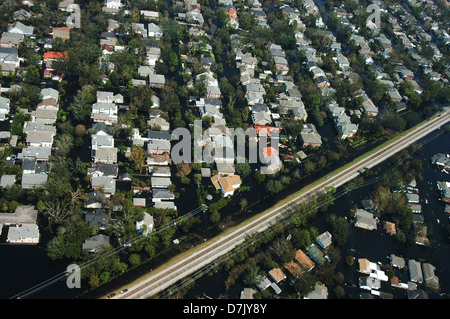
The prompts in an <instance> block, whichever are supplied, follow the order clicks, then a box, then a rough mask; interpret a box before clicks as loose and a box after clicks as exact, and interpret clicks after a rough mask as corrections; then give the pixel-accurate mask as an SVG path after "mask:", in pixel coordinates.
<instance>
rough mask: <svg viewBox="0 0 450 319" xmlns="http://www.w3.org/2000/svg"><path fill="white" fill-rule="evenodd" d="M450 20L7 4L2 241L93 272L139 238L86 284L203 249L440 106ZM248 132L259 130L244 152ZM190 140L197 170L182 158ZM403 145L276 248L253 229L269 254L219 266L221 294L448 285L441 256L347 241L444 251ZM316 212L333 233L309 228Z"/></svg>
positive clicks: (318, 7)
mask: <svg viewBox="0 0 450 319" xmlns="http://www.w3.org/2000/svg"><path fill="white" fill-rule="evenodd" d="M369 5H375V6H376V8H377V10H379V11H377V12H376V13H378V14H380V21H376V20H371V19H370V12H369V11H367V10H366V9H367V7H368V6H369ZM74 8H79V9H80V10H79V11H78V10H74ZM449 10H450V7H449V5H448V2H446V1H441V0H435V1H434V0H404V1H401V0H399V1H395V0H391V1H378V0H373V1H362V0H346V1H326V2H321V1H313V0H298V1H287V0H286V1H278V2H273V1H268V0H211V1H204V0H186V1H176V0H169V1H159V0H139V1H126V0H96V1H89V2H87V1H77V0H64V1H59V0H41V1H25V0H23V1H4V2H2V4H0V14H1V15H2V23H1V24H0V70H1V72H0V74H1V80H0V142H1V146H0V147H1V151H0V154H1V157H0V158H1V162H0V172H1V174H0V175H1V179H0V192H1V195H0V204H1V212H0V241H1V242H2V243H7V244H9V245H13V244H16V246H17V247H19V246H23V245H25V244H28V245H29V244H33V245H36V246H42V247H43V249H44V250H45V251H46V253H47V255H48V257H49V258H50V259H51V260H52V261H54V260H67V259H69V260H73V261H74V262H79V263H82V262H88V261H90V260H95V259H96V258H98V256H99V255H101V254H102V253H103V252H108V251H111V250H115V249H116V248H118V247H125V248H128V247H129V248H130V251H129V253H126V254H125V253H123V254H122V253H119V255H117V256H116V257H111V260H110V261H108V262H105V263H104V264H98V265H93V266H91V267H90V268H89V271H86V274H84V276H85V277H84V278H83V280H85V281H86V282H87V283H88V285H89V286H90V287H91V288H96V287H99V286H101V285H103V284H107V283H108V282H110V281H111V280H112V279H113V278H116V277H118V276H120V275H121V274H122V273H124V272H126V271H128V270H130V271H131V269H133V268H135V267H137V266H139V265H141V264H144V263H146V262H152V260H153V259H156V257H161V258H164V256H165V254H166V253H170V254H171V253H172V252H182V251H185V250H187V249H188V248H190V247H194V246H195V245H196V244H198V243H202V242H205V241H207V239H206V238H207V237H208V236H210V235H211V234H217V233H220V232H222V231H223V230H225V229H227V228H228V227H231V226H234V225H235V224H236V223H237V220H240V221H241V219H242V218H245V217H244V216H247V217H250V216H252V214H256V213H258V212H260V211H263V210H265V209H266V208H269V207H270V206H267V205H273V204H276V203H277V201H281V200H282V199H283V198H284V197H285V196H288V195H290V194H291V193H292V192H293V191H294V190H297V189H300V188H299V187H300V185H303V186H306V185H307V184H305V183H311V182H313V181H314V179H315V178H316V177H317V179H319V178H321V177H322V176H326V175H327V174H328V173H327V172H330V171H331V170H332V169H336V168H339V167H340V166H343V165H344V164H345V163H347V162H350V161H351V160H353V159H354V158H355V157H356V156H359V155H361V154H363V153H364V152H367V151H369V150H370V149H371V148H372V147H375V146H378V145H379V144H380V143H381V142H385V141H386V140H388V139H391V138H394V137H396V136H397V135H398V134H402V133H403V132H405V131H406V130H408V129H411V128H413V127H414V126H415V125H417V124H418V123H419V122H421V121H423V120H426V119H428V117H429V116H432V115H434V116H439V112H444V111H443V110H441V106H445V105H448V102H449V96H450V86H449V80H450V70H449V69H448V66H449V58H450V55H449V51H448V50H449V45H450V35H449V34H448V30H449V29H448V27H449V26H448V21H449V19H448V18H449V15H450V11H449ZM77 14H81V16H77ZM71 19H75V20H77V19H78V20H79V21H81V27H77V26H76V24H75V25H74V24H71V23H69V22H68V21H71ZM179 128H183V129H187V131H188V132H189V137H190V138H191V140H189V141H186V140H184V139H185V138H186V136H183V140H181V138H180V136H179V135H177V133H176V132H178V130H177V129H179ZM237 128H243V129H244V130H248V129H251V130H252V132H254V135H253V136H247V139H246V140H245V143H244V144H245V148H246V153H245V154H246V158H244V159H243V158H237V157H238V155H239V154H242V153H239V150H238V149H237V147H236V140H235V136H234V135H233V132H234V130H232V129H237ZM198 130H199V131H200V132H201V135H200V136H198V135H196V134H195V132H197V131H198ZM447 131H448V129H447ZM443 134H447V135H444V136H446V137H447V140H448V132H444V133H443ZM181 142H184V144H183V145H186V143H188V144H187V145H188V146H187V147H183V149H182V151H181V152H180V149H179V148H177V147H174V146H175V145H176V144H177V143H180V145H181ZM444 144H445V143H444ZM189 145H190V146H189ZM444 146H445V145H443V149H442V150H440V151H439V152H438V153H435V154H434V155H433V156H431V157H430V159H429V160H428V163H429V164H430V165H432V167H433V169H434V172H435V173H439V174H442V175H440V176H442V178H440V179H439V180H435V181H433V182H432V183H429V184H430V185H431V186H430V185H428V186H426V187H430V188H431V189H432V191H433V192H434V193H435V194H438V196H436V203H438V204H439V205H441V206H442V207H443V212H444V213H445V214H449V213H450V180H449V179H448V174H449V172H450V156H449V155H448V152H450V149H448V145H447V148H445V147H444ZM196 149H200V150H201V152H203V153H202V155H203V156H202V157H201V159H200V160H196V161H181V162H179V161H176V160H174V159H175V158H177V157H176V156H175V155H178V153H183V155H187V154H195V150H196ZM175 150H177V151H176V152H177V154H174V153H175ZM254 150H258V152H257V154H258V155H257V157H256V159H257V161H255V160H254V159H255V158H252V151H254ZM207 151H211V152H210V153H209V154H210V156H209V157H208V156H205V154H206V153H207ZM402 154H403V155H405V156H404V157H403V159H404V161H405V162H404V163H403V164H402V165H404V166H401V167H397V166H395V165H394V164H393V166H394V168H392V169H389V170H386V172H385V174H391V173H392V174H393V175H392V176H391V175H389V177H385V178H380V179H379V180H378V181H379V184H377V185H376V186H373V187H374V188H373V189H371V190H370V192H367V193H366V194H365V196H364V198H363V199H361V198H355V199H352V200H351V202H352V206H353V207H351V208H349V209H347V208H345V209H344V208H342V209H341V212H340V213H341V214H343V215H342V216H341V215H339V216H336V214H335V213H333V214H328V212H327V209H329V208H333V206H334V205H333V203H334V201H337V200H338V196H337V194H340V193H341V192H339V191H336V189H334V188H333V187H330V188H329V189H327V191H326V192H324V193H320V194H316V195H314V196H316V197H314V196H313V197H312V198H311V200H308V201H307V202H306V203H305V204H302V206H301V207H300V208H293V210H292V211H293V212H294V213H293V215H292V216H290V217H287V220H288V222H287V223H286V224H283V227H281V228H279V229H278V228H276V227H275V229H276V230H275V231H274V233H273V234H270V235H267V239H265V240H259V239H258V238H257V237H256V236H255V239H254V241H255V246H254V249H256V250H257V251H259V249H261V251H264V250H266V251H267V256H269V257H267V256H266V257H262V256H263V255H264V254H263V253H261V254H256V255H255V256H253V255H246V257H248V258H244V257H242V256H244V255H241V258H239V261H237V259H236V260H232V261H231V259H227V260H226V261H224V262H223V263H221V266H220V267H222V268H221V269H224V271H225V272H226V276H225V278H227V279H226V281H225V287H226V288H227V289H228V288H229V287H231V286H233V285H234V284H235V283H237V282H243V283H244V286H243V287H242V289H241V290H240V291H241V294H240V295H239V296H234V297H233V298H242V299H253V298H278V297H280V296H287V297H289V298H299V299H327V298H343V297H345V298H361V299H366V298H367V299H374V298H388V299H392V298H399V296H401V297H400V298H409V299H419V298H428V297H429V295H433V294H435V295H437V296H439V293H440V292H441V291H442V289H444V290H445V289H448V287H444V286H443V285H442V280H441V281H440V280H439V279H440V278H442V277H444V276H445V275H444V274H445V273H443V272H442V275H441V271H443V269H442V268H441V269H440V268H439V267H440V266H437V265H435V264H434V262H433V260H425V257H424V259H420V260H419V258H418V257H413V256H412V255H411V256H408V255H407V254H405V255H402V256H400V255H399V253H398V252H397V251H394V250H393V249H392V251H391V252H389V253H388V255H387V256H385V259H384V260H376V259H375V258H376V257H373V258H372V257H369V256H366V255H364V253H361V254H359V255H358V254H357V253H356V251H350V250H346V249H344V247H347V246H346V245H350V240H351V238H352V236H353V235H351V234H363V236H380V237H382V238H383V240H397V241H398V242H399V243H401V244H405V243H410V244H412V245H413V246H414V247H416V248H417V247H418V248H419V249H422V248H423V249H428V248H430V247H431V248H432V247H433V243H434V242H435V237H434V234H435V232H433V228H432V227H430V224H429V223H428V217H427V213H426V211H427V204H428V203H425V196H426V195H425V194H423V193H422V191H420V193H419V188H420V189H423V188H422V187H425V184H426V182H425V181H424V180H423V177H422V175H421V170H422V163H419V162H418V161H419V160H415V159H412V157H411V156H409V154H406V153H402ZM194 156H195V155H192V156H191V158H193V159H194ZM183 158H185V157H183ZM424 166H425V164H424ZM394 169H395V171H394V172H391V171H392V170H394ZM374 171H375V170H374ZM374 171H372V170H365V171H361V173H360V175H359V176H358V177H356V178H355V181H354V182H353V181H352V182H351V183H350V185H347V186H345V190H346V194H347V192H351V191H352V190H353V189H357V188H358V187H362V186H364V179H365V178H369V177H370V176H371V175H370V174H375V173H374ZM378 173H379V170H378V171H377V173H376V174H378ZM446 174H447V175H446ZM326 178H329V176H328V177H326ZM361 185H362V186H361ZM430 192H431V191H430ZM427 198H430V197H427ZM349 202H350V201H349ZM323 203H325V204H324V205H322V204H323ZM355 203H356V204H355ZM333 212H334V211H333ZM440 213H442V211H440ZM316 214H317V215H318V216H319V215H324V216H325V217H323V218H322V219H323V221H324V223H323V225H325V226H324V227H322V226H320V227H319V226H317V227H316V226H314V227H313V226H311V227H310V226H309V224H308V223H307V222H308V221H309V220H313V219H314V218H315V216H316ZM344 216H345V218H344ZM439 222H440V221H439ZM445 222H446V223H447V222H448V221H447V220H446V221H445ZM314 225H317V224H314ZM449 230H450V228H449ZM275 234H277V235H279V236H277V237H275ZM269 238H270V239H269ZM386 238H388V239H386ZM447 239H448V238H447ZM263 242H264V245H267V246H265V247H268V248H267V249H262V247H263V246H261V247H260V246H259V245H263ZM256 243H257V244H256ZM405 245H406V244H405ZM258 247H259V248H258ZM431 248H430V249H431ZM0 254H1V251H0ZM246 254H250V253H248V252H246ZM230 258H231V257H230ZM236 258H237V257H236ZM238 263H239V264H241V266H239V267H238ZM256 264H257V265H258V266H255V265H256ZM343 264H345V265H344V266H345V267H346V268H345V267H344V266H342V265H343ZM339 267H344V268H345V271H344V270H340V269H343V268H339ZM343 273H345V280H344V274H343ZM438 274H439V275H438ZM441 276H442V277H441ZM350 277H351V278H353V279H352V280H351V281H349V278H350ZM438 277H439V278H438ZM447 277H448V276H447ZM237 278H240V279H242V278H243V280H240V281H239V280H238V279H237ZM446 291H448V290H446Z"/></svg>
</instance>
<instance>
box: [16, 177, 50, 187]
mask: <svg viewBox="0 0 450 319" xmlns="http://www.w3.org/2000/svg"><path fill="white" fill-rule="evenodd" d="M47 178H48V175H47V174H23V175H22V188H25V189H29V188H33V187H40V186H43V184H44V183H45V182H46V181H47Z"/></svg>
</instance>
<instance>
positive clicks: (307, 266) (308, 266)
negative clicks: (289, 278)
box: [295, 249, 315, 272]
mask: <svg viewBox="0 0 450 319" xmlns="http://www.w3.org/2000/svg"><path fill="white" fill-rule="evenodd" d="M295 260H296V261H297V262H298V263H299V265H300V267H301V268H302V270H304V271H306V272H308V271H311V270H312V269H313V268H314V267H315V264H314V262H313V261H312V260H311V259H310V258H309V257H308V256H307V255H306V254H305V253H304V252H303V250H301V249H298V250H297V251H296V252H295Z"/></svg>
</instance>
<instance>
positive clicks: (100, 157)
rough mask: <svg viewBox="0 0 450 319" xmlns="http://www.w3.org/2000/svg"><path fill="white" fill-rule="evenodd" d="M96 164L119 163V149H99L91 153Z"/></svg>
mask: <svg viewBox="0 0 450 319" xmlns="http://www.w3.org/2000/svg"><path fill="white" fill-rule="evenodd" d="M91 156H92V160H93V161H94V163H99V162H101V163H107V164H115V163H117V148H115V147H99V148H97V149H96V150H92V152H91Z"/></svg>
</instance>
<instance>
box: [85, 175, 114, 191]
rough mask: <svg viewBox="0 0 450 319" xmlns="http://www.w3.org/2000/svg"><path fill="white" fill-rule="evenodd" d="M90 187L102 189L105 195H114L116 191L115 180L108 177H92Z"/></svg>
mask: <svg viewBox="0 0 450 319" xmlns="http://www.w3.org/2000/svg"><path fill="white" fill-rule="evenodd" d="M91 186H92V187H102V188H103V191H104V192H105V193H110V194H114V193H115V191H116V179H115V177H110V176H92V177H91Z"/></svg>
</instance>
